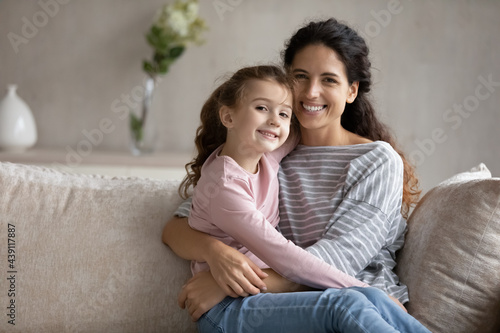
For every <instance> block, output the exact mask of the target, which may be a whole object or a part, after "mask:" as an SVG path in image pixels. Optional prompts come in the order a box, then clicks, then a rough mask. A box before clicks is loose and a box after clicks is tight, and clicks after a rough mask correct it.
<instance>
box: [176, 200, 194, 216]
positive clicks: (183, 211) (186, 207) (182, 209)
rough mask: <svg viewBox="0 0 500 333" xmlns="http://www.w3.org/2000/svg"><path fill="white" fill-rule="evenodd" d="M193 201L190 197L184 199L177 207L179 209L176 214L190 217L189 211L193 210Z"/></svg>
mask: <svg viewBox="0 0 500 333" xmlns="http://www.w3.org/2000/svg"><path fill="white" fill-rule="evenodd" d="M191 201H192V198H191V197H189V198H187V199H186V200H184V201H183V202H182V203H181V205H180V206H179V207H178V208H177V210H176V211H175V213H174V216H177V217H188V216H189V212H190V211H191Z"/></svg>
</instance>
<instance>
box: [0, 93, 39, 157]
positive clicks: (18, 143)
mask: <svg viewBox="0 0 500 333" xmlns="http://www.w3.org/2000/svg"><path fill="white" fill-rule="evenodd" d="M7 88H8V89H7V90H8V91H7V95H6V96H5V97H4V99H3V100H2V101H1V102H0V150H4V151H11V152H23V151H25V150H26V149H28V148H30V147H32V146H33V145H34V144H35V143H36V140H37V131H36V125H35V119H34V118H33V114H32V113H31V110H30V108H29V106H28V105H27V104H26V103H25V102H24V101H23V100H22V99H21V98H20V97H19V96H18V95H17V93H16V89H17V86H16V85H9V86H8V87H7Z"/></svg>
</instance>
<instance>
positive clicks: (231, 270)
mask: <svg viewBox="0 0 500 333" xmlns="http://www.w3.org/2000/svg"><path fill="white" fill-rule="evenodd" d="M207 263H208V265H209V266H210V271H211V273H212V276H213V277H214V279H215V281H216V282H217V284H218V285H219V286H220V287H221V289H222V290H223V291H224V292H225V293H226V295H228V296H231V297H238V296H242V297H245V296H248V295H255V294H258V293H260V291H266V290H267V287H266V284H265V283H264V282H263V281H262V279H263V278H266V277H267V274H266V273H265V272H263V271H262V270H261V269H260V268H259V267H257V265H255V264H254V263H253V262H252V261H251V260H250V259H248V258H247V256H245V255H244V254H242V253H240V252H239V251H237V250H235V249H233V248H232V247H230V246H227V245H225V244H223V243H221V242H218V243H215V244H214V247H212V248H211V249H210V251H209V255H208V259H207Z"/></svg>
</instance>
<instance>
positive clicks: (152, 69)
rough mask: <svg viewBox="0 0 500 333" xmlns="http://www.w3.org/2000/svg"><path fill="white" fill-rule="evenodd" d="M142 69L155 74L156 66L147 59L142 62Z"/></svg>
mask: <svg viewBox="0 0 500 333" xmlns="http://www.w3.org/2000/svg"><path fill="white" fill-rule="evenodd" d="M142 69H143V70H144V71H145V72H146V73H148V74H154V73H155V67H154V66H153V64H151V63H150V62H149V61H147V60H144V61H143V62H142Z"/></svg>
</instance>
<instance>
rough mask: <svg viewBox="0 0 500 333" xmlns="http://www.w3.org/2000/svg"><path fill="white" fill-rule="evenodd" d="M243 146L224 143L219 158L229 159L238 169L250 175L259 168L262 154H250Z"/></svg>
mask: <svg viewBox="0 0 500 333" xmlns="http://www.w3.org/2000/svg"><path fill="white" fill-rule="evenodd" d="M242 147H243V145H238V144H232V143H231V142H229V141H226V143H225V144H224V147H222V150H221V152H220V154H219V156H228V157H231V158H232V159H233V160H234V161H235V162H236V163H238V165H239V166H240V167H242V168H243V169H245V170H246V171H248V172H250V173H256V172H257V171H258V170H259V168H258V165H259V161H260V158H261V157H262V153H257V152H252V151H250V149H245V148H244V147H243V148H242Z"/></svg>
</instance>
